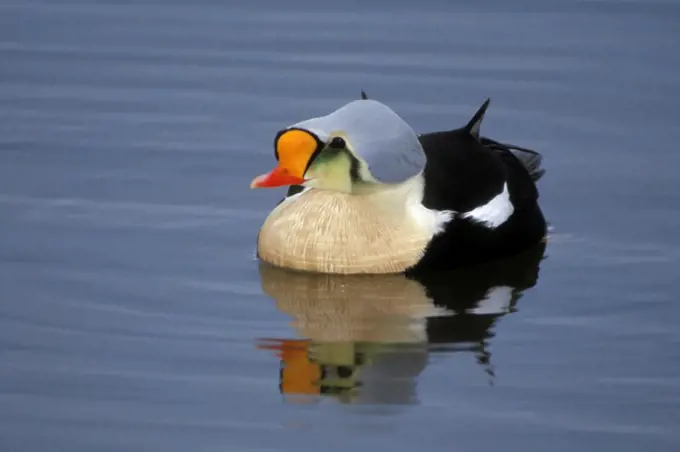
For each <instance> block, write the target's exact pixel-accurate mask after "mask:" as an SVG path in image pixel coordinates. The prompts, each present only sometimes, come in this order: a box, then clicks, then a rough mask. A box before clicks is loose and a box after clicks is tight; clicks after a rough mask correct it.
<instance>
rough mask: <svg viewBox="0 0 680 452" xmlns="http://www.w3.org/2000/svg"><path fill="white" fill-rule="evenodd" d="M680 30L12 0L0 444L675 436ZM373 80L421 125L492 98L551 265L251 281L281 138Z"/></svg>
mask: <svg viewBox="0 0 680 452" xmlns="http://www.w3.org/2000/svg"><path fill="white" fill-rule="evenodd" d="M679 19H680V3H679V2H675V1H660V0H658V1H645V2H635V1H628V2H626V1H614V0H612V1H599V2H594V1H593V2H586V1H582V2H578V1H569V0H557V1H553V2H544V1H541V2H539V1H528V0H523V1H513V2H502V1H499V0H495V1H488V2H470V1H465V2H458V3H455V4H451V2H438V1H434V0H433V1H430V2H425V3H422V2H421V3H418V2H403V1H402V2H396V3H395V2H375V3H373V4H371V5H365V4H361V3H360V2H347V3H343V4H335V5H332V6H331V5H325V4H323V3H322V2H311V1H309V0H296V1H290V2H285V4H284V3H283V2H280V3H277V4H274V3H265V2H263V1H256V2H249V3H248V4H247V6H246V3H243V4H242V5H241V6H228V2H218V1H208V0H202V1H197V2H188V1H179V0H174V1H161V0H138V1H134V2H133V1H125V2H113V1H110V0H109V1H104V0H101V1H94V0H93V1H85V0H80V1H77V0H72V1H68V2H65V1H53V0H42V1H38V0H2V1H0V212H1V213H0V232H1V234H0V300H1V301H0V450H2V451H3V452H5V451H6V452H20V451H31V452H32V451H38V450H64V451H69V452H77V451H120V450H126V451H137V450H139V451H142V450H144V451H164V452H170V451H185V450H193V451H217V450H219V451H230V450H235V451H236V450H238V451H241V450H245V451H270V450H278V451H306V450H320V449H322V450H332V451H335V450H343V451H344V450H348V449H349V448H351V449H352V450H357V449H358V450H370V449H375V448H378V447H379V448H381V449H385V448H389V449H390V450H395V451H397V450H398V451H402V450H404V451H407V450H408V451H410V450H414V449H416V448H418V449H421V450H422V449H424V448H426V449H428V450H434V449H435V448H439V449H452V448H455V449H456V450H477V451H486V450H499V449H506V450H549V451H573V450H610V449H611V450H618V451H621V452H624V451H639V450H646V451H671V450H677V448H678V446H679V445H680V433H678V430H677V426H678V423H677V420H678V419H680V409H679V406H680V405H679V404H680V383H678V381H679V380H678V378H679V377H680V362H679V360H678V358H679V357H680V352H678V345H680V333H678V328H677V318H678V315H680V305H679V304H678V303H679V302H680V300H678V294H680V282H678V277H677V275H678V270H677V267H678V262H679V261H680V237H679V236H678V233H677V231H678V227H679V226H680V211H679V210H678V207H679V206H680V178H679V177H678V174H679V173H678V168H679V167H680V153H679V152H678V150H677V149H676V147H677V143H680V129H678V128H677V127H676V126H677V119H678V117H679V115H680V96H678V94H679V93H680V80H679V79H678V77H677V74H678V70H679V69H680V53H678V52H677V42H678V37H679V32H678V28H677V23H678V20H679ZM362 88H363V89H365V90H366V91H367V93H368V94H369V96H371V97H374V98H377V99H380V100H383V101H385V102H387V103H388V104H390V105H391V106H392V107H393V108H395V109H396V110H397V111H398V112H399V113H400V114H402V116H404V117H405V118H406V120H407V121H408V122H409V123H411V124H412V125H413V126H414V127H415V128H416V129H417V130H418V131H431V130H440V129H445V128H449V127H457V126H459V125H462V124H464V123H465V122H466V121H467V120H468V119H469V117H471V115H472V114H473V113H474V111H475V110H476V108H477V107H478V106H479V105H480V104H481V103H482V101H483V100H484V98H485V97H486V96H490V97H491V99H492V103H491V107H490V109H489V111H488V114H487V117H486V119H485V122H484V125H483V127H482V131H483V133H484V134H485V135H488V136H491V137H493V138H496V139H500V140H504V141H508V142H511V143H516V144H520V145H524V146H529V147H532V148H535V149H537V150H539V151H541V152H542V153H543V154H544V156H545V166H546V168H547V170H548V172H547V174H546V176H545V177H544V178H543V179H542V180H541V182H540V190H541V203H542V206H543V208H544V211H545V213H546V216H547V217H548V219H549V220H550V222H551V224H552V227H553V230H552V233H551V236H550V240H549V242H548V244H547V247H546V249H545V254H544V255H543V254H542V250H538V251H537V252H536V253H535V254H533V255H530V256H525V257H523V258H522V262H514V263H510V264H507V265H506V266H505V267H504V268H490V269H486V270H485V271H481V272H477V273H474V272H472V273H463V274H457V275H454V276H452V277H451V278H450V280H448V281H445V282H442V281H427V282H426V283H424V284H419V283H416V282H408V281H405V280H403V279H402V278H397V277H385V278H376V279H372V280H370V281H367V280H365V279H361V278H359V279H352V278H349V279H342V278H326V277H316V278H314V277H308V276H304V277H303V276H300V275H289V274H286V273H285V272H282V271H280V270H276V269H271V268H268V267H266V266H263V267H261V266H260V265H259V263H258V262H257V261H256V260H255V259H254V251H255V250H254V243H255V236H256V233H257V229H258V227H259V226H260V225H261V223H262V221H263V219H264V218H265V216H266V215H267V213H268V211H269V210H270V209H271V208H272V207H273V206H274V205H275V204H276V202H278V200H279V199H280V198H281V196H282V193H283V192H282V190H259V191H253V190H249V188H248V184H249V182H250V180H251V179H252V178H253V177H254V176H255V175H257V174H261V173H262V172H264V171H267V170H269V169H270V168H271V167H272V165H273V164H274V160H273V151H272V138H273V135H274V133H275V131H276V130H277V129H278V128H280V127H282V126H285V125H287V124H289V123H291V122H295V121H298V120H300V119H303V118H306V117H309V116H312V115H316V114H319V113H325V112H327V111H329V110H331V109H334V108H336V107H337V106H339V105H341V104H342V103H345V102H347V101H348V100H350V99H354V98H358V97H359V94H360V90H361V89H362ZM541 258H542V259H541ZM452 312H453V313H455V314H456V315H454V316H451V313H452ZM281 360H284V361H285V363H286V365H285V366H282V365H281ZM282 367H283V369H284V371H283V372H281V368H282ZM321 376H323V377H324V384H323V388H322V389H323V391H322V392H323V394H322V395H319V394H314V392H317V393H318V392H319V391H320V389H321V388H319V387H318V386H315V385H313V384H311V383H310V381H312V380H313V379H315V378H318V377H321ZM282 392H283V394H282Z"/></svg>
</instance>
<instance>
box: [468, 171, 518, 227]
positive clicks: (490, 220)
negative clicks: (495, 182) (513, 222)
mask: <svg viewBox="0 0 680 452" xmlns="http://www.w3.org/2000/svg"><path fill="white" fill-rule="evenodd" d="M514 211H515V207H514V206H513V205H512V202H510V192H509V191H508V184H507V182H506V183H505V184H503V191H502V192H501V193H500V194H498V195H496V196H494V197H493V199H491V201H489V202H487V203H486V204H484V205H482V206H479V207H476V208H475V209H473V210H471V211H469V212H465V213H463V214H462V215H461V216H462V217H463V218H468V219H471V220H473V221H476V222H478V223H482V224H483V225H484V226H486V227H489V228H492V229H495V228H497V227H498V226H500V225H502V224H503V223H505V222H506V221H507V220H508V218H510V216H511V215H512V213H513V212H514Z"/></svg>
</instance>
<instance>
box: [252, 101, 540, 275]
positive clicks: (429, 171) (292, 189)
mask: <svg viewBox="0 0 680 452" xmlns="http://www.w3.org/2000/svg"><path fill="white" fill-rule="evenodd" d="M489 104H490V99H488V98H487V99H486V100H485V101H484V103H483V104H482V105H481V107H479V109H478V110H477V111H476V113H475V114H474V115H473V116H472V118H471V119H470V120H469V121H468V122H467V123H466V124H465V125H464V126H462V127H456V128H453V129H449V130H442V131H435V132H428V133H422V134H417V133H416V132H415V131H414V129H413V128H412V127H411V126H410V125H409V124H408V123H407V122H406V121H405V120H404V119H403V118H402V117H401V116H400V115H399V114H398V113H397V112H396V111H394V110H393V109H392V108H390V107H389V106H388V105H386V104H385V103H383V102H381V101H378V100H375V99H371V98H368V96H366V94H365V92H362V95H361V98H360V99H356V100H352V101H350V102H348V103H346V104H344V105H342V106H341V107H339V108H337V109H336V110H334V111H332V112H330V113H328V114H326V115H324V116H317V117H313V118H309V119H305V120H302V121H299V122H296V123H294V124H292V125H290V126H287V127H285V128H282V129H280V130H278V131H277V132H276V134H275V136H274V155H275V158H276V161H277V162H278V164H277V166H276V167H275V168H274V169H273V170H271V171H270V172H268V173H265V174H262V175H259V176H257V177H255V178H254V179H253V180H252V182H251V184H250V187H251V188H253V189H256V188H257V189H260V188H275V187H286V186H287V187H289V188H288V193H287V194H286V196H285V197H284V199H282V200H281V201H280V202H279V204H277V205H276V206H275V207H274V208H273V209H272V211H271V212H270V213H269V214H268V215H267V217H266V218H265V220H264V223H263V224H262V226H261V228H260V230H259V232H258V234H257V257H258V258H259V259H260V260H262V261H264V262H266V263H268V264H271V265H273V266H276V267H282V268H288V269H293V270H298V271H305V272H314V273H326V274H390V273H404V274H407V275H414V274H421V273H423V272H432V271H448V270H451V269H454V268H459V267H463V266H470V265H477V264H482V263H485V262H490V261H493V260H497V259H502V258H505V257H510V256H513V255H516V254H518V253H521V252H522V251H524V250H526V249H528V248H530V247H531V246H533V245H535V244H536V243H539V242H541V241H544V240H545V239H546V235H547V222H546V219H545V216H544V214H543V212H542V209H541V207H540V205H539V202H538V200H539V192H538V188H537V182H538V180H539V179H541V178H542V176H543V175H544V173H545V169H544V168H543V166H542V160H543V159H542V155H541V154H540V153H538V152H536V151H534V150H531V149H527V148H523V147H519V146H514V145H508V144H504V143H501V142H499V141H496V140H494V139H491V138H487V137H484V136H482V135H481V134H480V130H481V125H482V122H483V120H484V117H485V114H486V111H487V109H488V107H489Z"/></svg>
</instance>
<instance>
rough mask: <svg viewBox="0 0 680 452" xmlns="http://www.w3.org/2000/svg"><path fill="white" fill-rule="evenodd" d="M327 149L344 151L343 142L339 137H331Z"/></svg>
mask: <svg viewBox="0 0 680 452" xmlns="http://www.w3.org/2000/svg"><path fill="white" fill-rule="evenodd" d="M328 147H330V148H333V149H345V140H343V139H342V138H340V137H333V139H332V140H331V142H330V143H328Z"/></svg>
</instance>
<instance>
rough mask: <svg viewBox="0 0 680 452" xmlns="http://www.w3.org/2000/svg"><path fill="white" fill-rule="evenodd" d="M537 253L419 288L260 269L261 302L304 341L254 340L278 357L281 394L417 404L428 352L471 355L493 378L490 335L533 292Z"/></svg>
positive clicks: (402, 282) (423, 282) (404, 282)
mask: <svg viewBox="0 0 680 452" xmlns="http://www.w3.org/2000/svg"><path fill="white" fill-rule="evenodd" d="M544 251H545V244H541V245H539V246H537V247H536V248H534V249H531V250H530V251H528V252H526V253H524V254H522V255H520V256H516V257H514V258H512V259H508V260H505V261H502V262H495V263H492V264H486V265H484V266H478V267H476V268H472V269H463V270H457V271H455V272H449V273H446V274H441V275H431V276H427V277H419V278H418V279H417V280H416V279H410V278H407V277H405V276H402V275H381V276H358V275H357V276H340V275H319V274H311V273H299V272H292V271H288V270H284V269H279V268H274V267H271V266H269V265H267V264H264V263H263V264H261V265H260V276H261V280H262V287H263V289H264V291H265V293H267V294H268V295H269V296H271V297H272V298H274V300H276V305H277V307H278V308H279V309H280V310H281V311H282V312H284V313H286V314H288V315H290V316H291V317H293V319H294V320H293V326H294V328H295V329H296V330H297V331H298V333H299V334H300V335H301V336H302V337H304V339H262V340H261V341H260V343H259V347H260V348H263V349H269V350H275V352H276V354H277V356H278V357H279V359H280V361H281V366H280V381H279V388H280V391H281V392H282V393H283V394H286V395H303V394H304V395H331V396H334V397H336V398H337V399H339V400H341V401H343V402H351V403H370V404H409V403H417V396H416V392H415V386H416V378H417V377H418V375H420V373H421V372H422V371H423V369H424V368H425V366H426V365H427V362H428V357H429V353H430V352H431V351H432V350H433V349H434V348H435V347H438V348H444V349H446V350H449V351H457V350H466V351H471V352H473V353H474V354H475V356H476V359H477V361H478V362H479V364H480V365H482V368H483V370H484V371H485V372H486V373H487V374H488V375H489V376H490V377H489V378H491V379H492V378H493V376H494V375H493V370H492V367H491V363H490V353H489V351H488V341H489V340H490V339H491V337H493V333H492V332H491V329H492V327H493V326H494V324H495V322H496V321H497V320H498V318H499V317H501V316H503V315H506V314H508V313H510V312H513V310H514V308H515V305H516V303H517V301H518V299H519V298H520V296H521V295H522V293H523V291H525V290H526V289H528V288H530V287H533V286H534V285H535V284H536V282H537V280H538V271H539V264H540V261H541V259H542V258H543V253H544ZM433 344H438V345H433Z"/></svg>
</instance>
